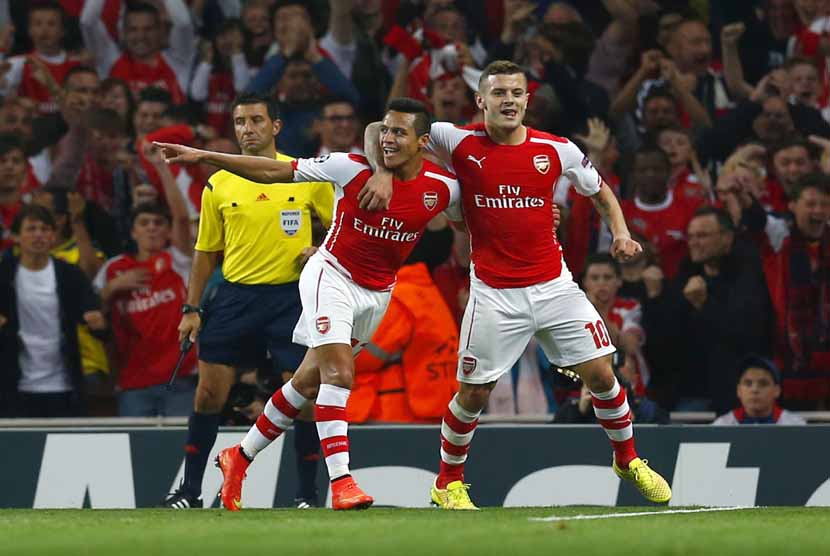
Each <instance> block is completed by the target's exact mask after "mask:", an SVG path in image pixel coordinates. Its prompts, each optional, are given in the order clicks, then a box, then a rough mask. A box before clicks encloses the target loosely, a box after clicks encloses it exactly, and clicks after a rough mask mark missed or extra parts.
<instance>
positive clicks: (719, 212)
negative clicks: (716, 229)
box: [692, 207, 735, 234]
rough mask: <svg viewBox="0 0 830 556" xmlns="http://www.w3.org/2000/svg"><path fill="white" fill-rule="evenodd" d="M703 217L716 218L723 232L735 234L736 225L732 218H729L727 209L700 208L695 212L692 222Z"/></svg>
mask: <svg viewBox="0 0 830 556" xmlns="http://www.w3.org/2000/svg"><path fill="white" fill-rule="evenodd" d="M702 216H714V217H715V220H717V221H718V226H720V229H721V231H722V232H730V233H733V234H734V233H735V223H734V222H733V221H732V217H731V216H729V213H728V212H726V210H725V209H722V208H720V207H700V208H699V209H697V210H696V211H695V213H694V215H693V216H692V220H694V219H695V218H700V217H702Z"/></svg>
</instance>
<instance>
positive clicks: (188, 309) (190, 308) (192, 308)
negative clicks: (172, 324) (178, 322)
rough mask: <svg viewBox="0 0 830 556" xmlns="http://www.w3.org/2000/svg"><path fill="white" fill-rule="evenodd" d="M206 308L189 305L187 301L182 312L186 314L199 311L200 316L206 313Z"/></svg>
mask: <svg viewBox="0 0 830 556" xmlns="http://www.w3.org/2000/svg"><path fill="white" fill-rule="evenodd" d="M204 312H205V311H204V309H202V308H201V307H196V306H195V305H188V304H187V303H185V304H183V305H182V314H183V315H186V314H188V313H199V317H202V316H203V315H204Z"/></svg>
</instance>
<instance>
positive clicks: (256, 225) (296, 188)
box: [196, 153, 334, 284]
mask: <svg viewBox="0 0 830 556" xmlns="http://www.w3.org/2000/svg"><path fill="white" fill-rule="evenodd" d="M277 160H280V161H291V160H294V159H293V158H291V157H290V156H286V155H284V154H281V153H277ZM312 210H314V212H315V213H316V214H317V216H318V218H320V221H321V222H322V223H323V226H325V227H326V228H328V227H329V226H330V225H331V218H332V211H333V210H334V187H333V186H332V184H330V183H328V182H310V183H286V184H268V185H265V184H261V183H255V182H252V181H249V180H246V179H244V178H241V177H239V176H237V175H235V174H231V173H230V172H227V171H225V170H220V171H218V172H216V173H215V174H213V175H212V176H211V177H210V179H209V180H208V186H207V187H205V189H204V190H203V191H202V212H201V215H200V218H199V237H198V238H197V240H196V249H197V250H199V251H209V252H210V251H224V252H225V260H224V262H223V263H222V274H223V275H224V276H225V279H226V280H228V281H229V282H235V283H237V284H284V283H286V282H295V281H297V280H299V279H300V270H301V269H300V266H299V264H298V262H297V258H298V257H299V255H300V252H302V250H303V249H304V248H306V247H309V246H310V245H311V211H312Z"/></svg>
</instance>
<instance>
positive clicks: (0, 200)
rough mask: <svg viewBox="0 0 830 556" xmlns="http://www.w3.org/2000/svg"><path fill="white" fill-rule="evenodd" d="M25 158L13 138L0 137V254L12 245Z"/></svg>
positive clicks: (20, 197)
mask: <svg viewBox="0 0 830 556" xmlns="http://www.w3.org/2000/svg"><path fill="white" fill-rule="evenodd" d="M25 181H26V157H25V155H24V154H23V147H22V146H21V144H20V142H19V141H16V140H15V138H14V137H9V136H5V137H0V253H2V252H3V251H5V250H6V249H8V248H9V247H11V246H12V245H14V240H13V239H12V232H11V230H12V224H13V223H14V219H15V217H16V216H17V214H18V213H19V212H20V209H21V208H23V185H24V183H25Z"/></svg>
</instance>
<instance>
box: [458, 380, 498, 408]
mask: <svg viewBox="0 0 830 556" xmlns="http://www.w3.org/2000/svg"><path fill="white" fill-rule="evenodd" d="M492 390H493V386H492V385H490V384H462V386H461V389H460V390H459V391H458V404H459V405H460V406H461V407H463V408H464V409H466V410H467V411H472V412H474V413H475V412H478V411H481V410H482V409H484V407H485V406H486V405H487V402H488V401H489V400H490V392H492Z"/></svg>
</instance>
